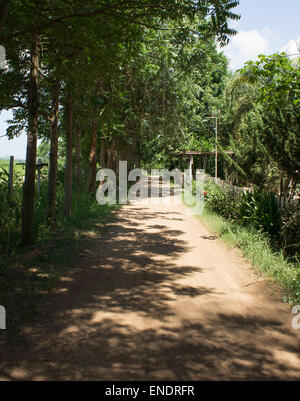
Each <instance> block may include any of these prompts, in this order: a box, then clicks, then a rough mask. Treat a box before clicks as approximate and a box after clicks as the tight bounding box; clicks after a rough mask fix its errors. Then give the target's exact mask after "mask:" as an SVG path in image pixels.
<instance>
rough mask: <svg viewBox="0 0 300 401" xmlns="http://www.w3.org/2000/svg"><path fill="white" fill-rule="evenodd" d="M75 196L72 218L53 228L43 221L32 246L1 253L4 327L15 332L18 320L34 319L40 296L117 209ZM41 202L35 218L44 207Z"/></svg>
mask: <svg viewBox="0 0 300 401" xmlns="http://www.w3.org/2000/svg"><path fill="white" fill-rule="evenodd" d="M76 197H79V195H78V194H77V195H75V200H74V209H73V217H72V219H70V220H66V219H65V220H63V221H60V224H59V225H58V227H57V229H55V230H50V229H49V228H47V226H46V225H42V227H41V228H40V229H39V232H38V233H39V235H38V238H37V241H36V243H35V244H34V246H32V247H26V248H24V247H23V248H16V249H15V251H14V252H13V253H11V254H8V255H2V257H1V260H0V305H3V306H5V308H6V314H7V331H10V332H16V331H18V327H20V324H21V323H23V322H27V321H31V320H33V319H34V315H35V314H36V312H37V311H38V310H39V305H40V304H41V302H42V300H43V297H44V296H45V295H47V294H49V293H51V292H52V291H53V290H55V288H56V286H57V284H58V282H59V280H60V278H61V277H62V276H68V273H69V272H70V270H71V267H72V261H73V260H75V259H76V257H78V256H79V254H80V252H81V251H82V250H83V249H84V248H85V247H86V246H87V243H88V241H89V240H90V239H91V238H92V237H93V236H95V235H97V234H100V233H102V232H103V230H105V225H106V223H108V222H109V221H112V220H113V218H114V214H115V212H116V211H117V210H118V209H119V206H117V205H99V204H98V203H97V202H96V200H95V199H94V197H91V196H90V195H88V194H82V195H81V196H80V200H78V199H76ZM39 202H41V203H43V199H41V200H40V201H39ZM42 206H43V205H40V207H39V208H38V209H39V211H38V214H39V213H40V214H41V215H40V216H39V215H37V220H40V219H41V218H42V211H43V210H45V209H44V208H43V207H42ZM44 214H45V213H44ZM43 230H44V231H43Z"/></svg>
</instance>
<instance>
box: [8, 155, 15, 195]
mask: <svg viewBox="0 0 300 401" xmlns="http://www.w3.org/2000/svg"><path fill="white" fill-rule="evenodd" d="M13 185H14V156H10V160H9V175H8V193H9V196H11V195H12V191H13Z"/></svg>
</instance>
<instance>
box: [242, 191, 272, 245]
mask: <svg viewBox="0 0 300 401" xmlns="http://www.w3.org/2000/svg"><path fill="white" fill-rule="evenodd" d="M237 220H238V221H239V222H240V223H241V224H245V225H251V226H253V227H254V228H255V229H257V230H260V229H261V230H263V231H264V232H265V233H267V234H268V235H269V236H270V237H271V238H276V237H277V236H278V233H279V227H280V213H279V207H278V203H277V200H276V198H275V195H274V194H273V193H266V192H263V191H259V190H254V191H252V192H250V191H248V192H246V193H244V194H243V195H242V198H241V201H240V203H239V208H238V215H237Z"/></svg>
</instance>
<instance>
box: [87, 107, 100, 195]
mask: <svg viewBox="0 0 300 401" xmlns="http://www.w3.org/2000/svg"><path fill="white" fill-rule="evenodd" d="M98 123H99V115H98V111H96V112H95V115H94V119H93V125H92V135H91V145H90V159H89V163H90V166H89V167H90V168H89V192H91V193H92V192H95V190H96V173H97V171H96V169H97V132H98Z"/></svg>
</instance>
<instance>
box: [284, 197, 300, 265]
mask: <svg viewBox="0 0 300 401" xmlns="http://www.w3.org/2000/svg"><path fill="white" fill-rule="evenodd" d="M279 234H280V237H279V239H280V243H281V247H282V248H283V250H284V253H285V255H286V256H295V257H296V258H298V259H300V209H299V205H295V204H290V205H288V206H287V207H285V208H284V209H282V211H281V225H280V232H279Z"/></svg>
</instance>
